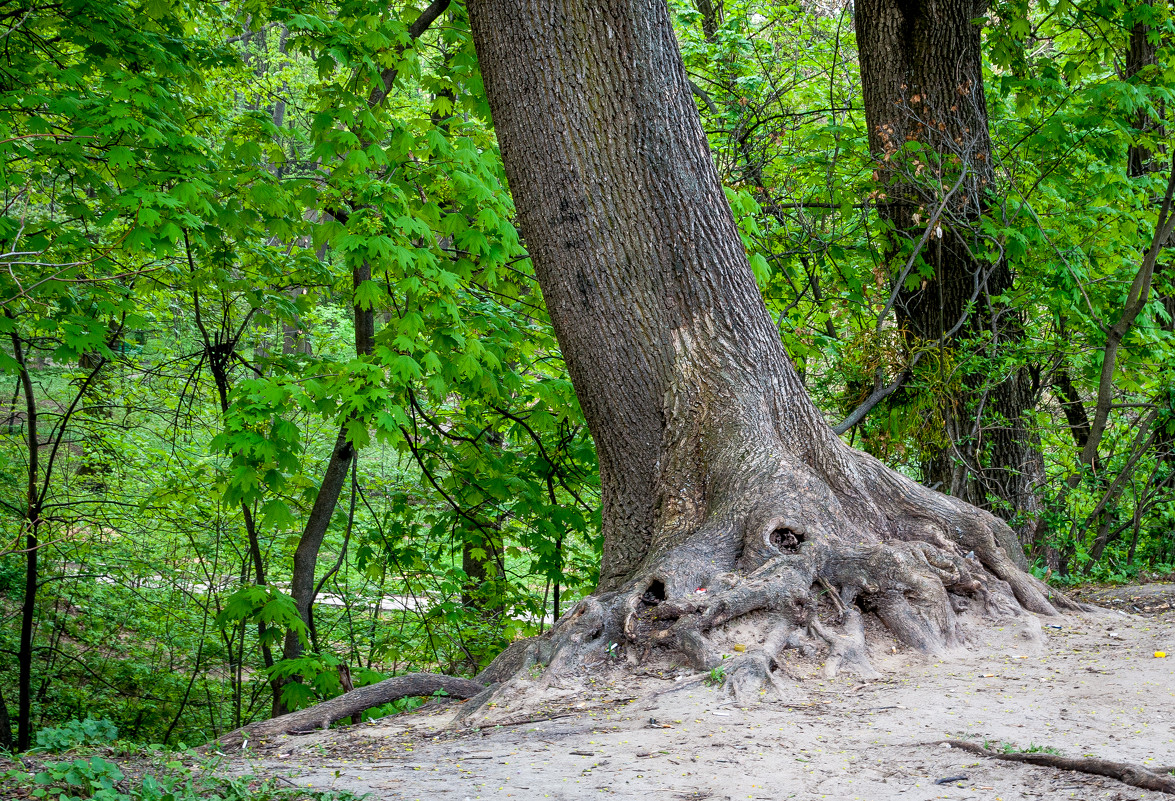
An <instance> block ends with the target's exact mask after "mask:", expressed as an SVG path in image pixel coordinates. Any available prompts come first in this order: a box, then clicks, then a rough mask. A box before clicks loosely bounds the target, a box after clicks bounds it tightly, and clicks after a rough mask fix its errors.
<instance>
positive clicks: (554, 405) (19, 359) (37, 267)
mask: <svg viewBox="0 0 1175 801" xmlns="http://www.w3.org/2000/svg"><path fill="white" fill-rule="evenodd" d="M299 6H300V7H299V8H298V10H297V11H295V10H293V9H290V8H286V7H283V6H280V5H277V4H271V3H267V2H261V0H257V1H253V0H241V1H240V2H235V1H233V0H230V2H225V3H220V4H183V3H177V2H167V0H162V1H160V0H149V1H147V2H135V1H131V0H108V1H107V2H103V3H101V4H97V3H87V2H83V1H82V0H64V2H44V3H41V2H28V1H27V0H14V1H13V2H0V24H2V25H3V32H0V37H2V39H0V109H2V113H0V153H2V155H3V167H2V169H3V191H4V196H3V200H4V208H3V214H2V216H0V264H2V266H3V269H0V371H2V373H3V380H2V381H0V390H2V393H0V417H2V418H3V422H2V423H0V523H2V525H3V540H2V541H0V665H3V670H2V671H0V745H12V744H15V745H17V746H18V747H20V748H26V747H28V746H29V745H31V744H33V742H34V740H35V739H36V732H37V731H38V730H39V729H42V728H44V727H54V726H60V725H62V724H64V723H65V722H67V721H69V720H73V719H80V718H85V717H94V718H101V719H106V720H109V721H112V722H113V723H114V724H116V726H117V727H118V731H119V732H120V733H121V735H122V736H123V737H125V738H127V739H131V740H137V741H142V742H154V743H163V744H170V745H174V744H176V743H181V742H183V743H188V744H194V743H200V742H204V741H206V740H208V739H210V738H213V737H216V736H218V735H220V734H222V733H224V732H226V731H228V730H231V729H234V728H236V727H238V726H240V725H242V724H243V723H245V722H248V721H250V720H254V719H257V718H260V717H265V716H269V715H271V714H275V713H279V712H281V711H284V710H289V709H294V708H298V707H302V706H306V705H308V704H311V703H313V702H315V701H316V700H318V699H322V698H325V697H330V696H333V695H336V694H338V693H340V692H342V691H343V690H344V689H345V688H348V687H350V686H352V685H355V686H358V685H361V684H366V683H370V682H373V681H376V680H378V679H380V678H382V677H386V676H389V675H393V674H397V673H402V672H407V671H413V670H435V671H439V672H446V673H464V674H472V673H475V672H476V671H477V670H478V669H479V668H480V667H482V666H484V665H485V664H486V663H487V662H488V660H489V659H490V658H492V657H493V655H494V654H496V653H497V652H498V651H499V650H500V649H501V648H502V647H503V646H504V645H505V644H506V643H508V642H510V641H512V640H514V639H516V638H517V637H520V636H525V635H530V634H535V633H539V632H541V631H542V630H543V629H544V628H546V627H549V626H550V625H551V622H552V621H553V620H554V619H556V618H557V617H558V616H559V614H560V612H561V611H563V610H566V609H567V608H568V605H569V604H570V603H571V602H573V601H574V599H576V598H578V597H581V596H582V595H584V594H586V593H588V592H590V591H591V589H592V587H593V586H594V584H595V580H596V575H597V571H598V561H599V549H600V537H599V521H600V514H599V503H600V501H599V482H598V476H597V471H596V466H595V454H594V449H593V446H592V442H591V439H590V437H589V436H588V433H587V431H586V428H585V426H584V424H583V422H582V419H581V414H580V412H579V409H578V405H577V401H576V397H575V393H574V391H573V390H572V387H571V383H570V380H569V379H568V377H567V373H566V370H565V367H564V365H563V363H562V361H561V358H560V354H559V350H558V346H557V344H556V342H555V339H554V335H553V333H552V330H551V327H550V323H549V320H548V318H547V315H546V312H545V309H544V304H543V299H542V296H541V293H540V292H539V290H538V286H537V284H536V282H535V280H534V276H533V270H532V267H531V264H530V262H529V260H528V258H527V253H526V248H525V243H524V242H522V241H521V240H520V237H519V234H518V232H517V231H516V229H515V228H514V226H513V224H512V219H513V216H514V215H513V208H512V205H511V200H510V195H509V192H508V187H507V186H506V181H505V177H504V174H503V170H502V166H501V161H500V154H499V152H498V150H497V146H496V142H495V139H494V134H493V129H492V126H491V121H490V119H489V111H488V108H487V105H486V101H485V97H484V90H483V87H482V85H481V80H480V77H479V72H478V65H477V59H476V57H475V54H474V52H473V48H472V44H471V42H470V36H469V31H468V22H467V19H466V16H465V11H464V8H463V7H462V6H461V5H459V4H456V3H453V4H450V3H449V2H447V0H437V2H434V3H433V4H432V5H431V6H428V7H427V8H423V7H420V6H414V5H411V4H408V5H400V4H393V5H391V6H388V5H387V4H373V3H368V2H363V0H342V2H332V3H316V2H311V3H305V4H299ZM670 7H671V10H672V12H673V14H674V16H675V21H676V25H677V35H678V39H679V42H680V44H681V48H682V51H683V55H684V56H685V60H686V65H687V69H688V71H689V74H690V78H691V81H692V82H693V84H694V93H695V98H696V100H697V104H698V108H699V110H700V112H701V114H702V118H703V123H704V125H705V127H706V130H707V133H708V135H709V137H710V144H711V148H712V151H713V155H714V158H715V159H716V161H717V163H718V167H719V172H720V174H721V176H722V178H723V180H724V182H725V186H726V191H727V196H728V198H729V199H730V202H731V205H732V207H733V208H734V211H735V214H736V217H737V218H738V220H739V224H740V229H741V232H742V234H743V238H744V242H745V244H746V247H747V250H748V252H749V253H750V254H751V264H752V267H753V268H754V270H755V274H756V278H757V280H758V282H759V285H760V288H761V289H762V292H763V296H764V298H765V300H766V302H767V304H768V308H769V309H770V311H771V313H772V315H773V316H774V317H775V318H776V319H777V321H778V328H779V333H780V336H781V337H782V338H783V341H784V343H785V345H786V347H787V349H788V351H789V353H790V354H791V356H792V358H793V360H794V361H795V363H796V366H797V368H798V369H799V371H800V373H801V375H802V377H803V380H804V382H805V386H806V388H807V390H808V392H809V393H810V394H811V395H812V397H813V399H814V400H815V401H816V403H817V404H818V406H819V407H820V408H821V409H822V410H823V411H824V412H825V414H826V416H827V418H828V420H829V422H830V423H831V424H832V425H834V426H835V427H836V428H837V431H838V433H841V434H842V436H844V437H845V438H846V440H847V441H849V442H851V443H852V444H854V445H855V446H857V447H859V448H862V449H864V450H866V451H868V452H870V453H872V454H874V455H876V456H877V457H878V458H880V459H882V460H883V461H885V462H887V463H888V464H890V465H893V466H895V467H898V468H899V469H901V470H902V471H903V472H905V473H907V474H908V475H910V476H911V477H913V478H915V479H918V480H920V481H923V482H924V483H926V484H928V485H931V486H935V487H936V488H938V489H940V490H942V491H949V492H951V493H952V494H959V495H963V496H964V497H966V498H967V499H968V500H970V501H972V502H974V503H978V504H980V505H983V506H985V507H987V508H989V509H991V510H992V511H993V512H995V513H996V514H999V515H1000V516H1002V517H1004V518H1005V519H1007V520H1008V521H1009V523H1010V524H1011V525H1012V527H1013V529H1014V530H1015V531H1016V532H1017V533H1018V535H1019V537H1020V540H1021V544H1022V546H1023V549H1024V552H1025V554H1026V555H1027V559H1028V562H1029V564H1030V566H1031V569H1032V570H1033V571H1034V572H1035V573H1036V575H1038V576H1039V577H1041V578H1045V579H1046V580H1049V581H1053V582H1057V583H1061V584H1066V583H1073V582H1079V581H1088V580H1111V581H1121V580H1131V579H1135V578H1137V577H1139V576H1140V575H1143V574H1150V575H1164V574H1170V573H1172V572H1175V381H1173V377H1175V359H1173V347H1175V339H1173V326H1175V270H1173V269H1172V268H1171V266H1170V265H1171V262H1172V260H1173V255H1172V252H1171V250H1169V249H1165V248H1166V247H1167V246H1168V245H1171V244H1172V243H1173V240H1172V239H1171V237H1170V225H1164V223H1165V222H1167V221H1169V218H1170V216H1171V215H1170V213H1169V210H1170V205H1171V192H1170V188H1171V185H1172V184H1171V182H1172V180H1173V179H1172V175H1171V165H1170V160H1171V157H1172V151H1171V148H1170V146H1169V144H1168V143H1167V137H1166V131H1167V130H1168V126H1169V124H1170V121H1169V120H1167V119H1166V118H1168V117H1170V113H1171V108H1172V107H1173V106H1175V97H1172V88H1173V87H1175V61H1173V60H1172V58H1171V46H1172V34H1173V33H1175V23H1173V21H1172V16H1171V10H1170V8H1169V7H1167V6H1166V5H1162V4H1157V3H1156V4H1149V3H1145V2H1134V0H1080V2H1070V1H1069V0H1059V2H1049V1H1048V0H1041V1H1040V2H1034V3H1028V2H1026V0H1025V2H1020V1H1019V0H1012V1H1011V2H999V3H995V4H993V5H992V6H991V8H990V9H989V10H987V12H986V13H985V14H983V15H979V16H977V17H969V16H968V17H967V18H966V19H965V21H964V24H966V25H973V26H981V28H982V37H983V39H982V46H983V50H982V77H983V81H982V82H983V86H982V87H979V86H965V87H963V88H962V89H960V90H958V91H957V101H956V102H951V103H950V104H949V105H945V104H944V105H943V106H942V107H937V108H930V109H928V110H927V111H926V115H927V116H926V119H921V118H919V119H912V120H907V122H912V123H913V127H914V128H915V129H917V127H918V126H919V125H921V126H924V127H927V126H928V127H929V128H930V129H931V130H936V129H937V130H940V131H948V130H949V131H950V132H951V135H945V136H941V137H938V138H933V137H923V136H918V135H909V136H901V135H900V134H895V135H894V138H895V140H896V141H894V142H892V143H890V144H887V145H886V146H882V147H879V146H878V141H879V140H878V137H879V136H880V137H881V140H885V130H882V129H879V128H878V126H874V130H873V131H872V132H871V130H870V124H869V122H868V121H867V119H866V116H867V109H866V105H865V100H864V99H863V93H862V85H863V81H865V82H867V81H868V80H870V79H871V78H870V76H869V75H865V76H863V75H862V67H861V64H862V62H863V59H861V58H859V55H858V54H859V52H861V48H859V46H858V42H857V38H856V33H855V26H854V11H855V10H856V11H857V12H858V13H863V9H864V8H865V6H862V7H861V8H859V9H854V8H853V7H852V6H851V5H847V4H845V5H842V4H828V3H823V2H813V3H806V4H799V3H783V2H773V0H753V1H751V2H722V1H721V0H696V2H687V1H686V0H671V2H670ZM944 7H945V6H944ZM862 44H863V43H862ZM876 77H877V76H873V78H876ZM903 89H905V87H904V86H900V87H899V90H903ZM976 97H983V98H985V100H986V109H985V112H984V115H985V117H986V125H987V128H988V131H986V132H984V131H980V130H978V129H977V126H976V123H975V122H974V120H975V119H976V118H977V115H976V114H974V113H973V112H974V108H975V107H976V100H975V98H976ZM905 100H908V101H909V102H910V103H912V104H914V105H917V104H918V103H919V102H921V101H920V99H919V98H917V97H911V98H905ZM907 107H909V105H908V104H907V105H906V106H903V108H907ZM869 113H870V114H874V113H875V110H873V109H870V110H869ZM871 133H872V136H873V138H872V141H871ZM889 133H890V134H894V132H893V131H892V130H890V131H889ZM988 139H989V141H986V140H988ZM985 142H986V144H985ZM977 165H981V167H979V166H977ZM968 174H970V175H971V176H972V177H974V176H976V175H982V176H983V177H982V182H981V183H978V184H977V185H976V186H977V188H975V192H974V193H971V194H973V195H974V196H975V197H981V198H982V201H981V202H979V203H978V205H976V204H973V203H959V202H957V201H958V198H959V197H960V196H961V195H960V192H959V190H960V187H961V186H963V185H964V184H966V183H967V181H966V180H965V177H966V176H967V175H968ZM969 186H970V185H968V187H969ZM963 194H968V193H967V192H965V193H963ZM899 196H900V204H899V203H898V200H896V198H898V197H899ZM899 205H900V206H901V207H902V208H905V209H906V210H905V212H902V213H900V214H899V213H897V212H895V211H894V209H895V208H898V207H899ZM899 218H900V219H899ZM944 231H945V233H944ZM960 243H962V244H960ZM947 247H953V248H956V249H958V248H963V249H965V250H966V252H967V254H968V259H970V261H971V262H972V263H974V264H977V265H983V268H982V269H979V268H976V269H975V270H973V273H972V274H970V276H969V277H968V279H967V281H968V282H969V283H968V285H967V287H966V291H964V292H963V298H964V300H963V302H962V303H961V304H955V305H956V306H957V307H958V308H957V309H954V310H952V311H950V313H949V314H946V312H947V310H950V309H952V302H951V301H950V299H948V298H945V297H941V298H940V297H938V296H936V295H934V294H933V290H935V288H936V287H940V286H943V285H944V282H943V281H941V280H938V279H939V278H941V276H940V275H938V274H937V273H936V271H938V270H941V269H943V265H944V264H945V261H944V257H943V256H942V250H943V248H947ZM916 308H921V309H931V310H932V311H934V312H935V314H936V315H937V316H938V317H942V318H943V319H942V320H940V321H939V325H938V328H937V330H936V331H933V332H931V331H929V330H928V329H927V327H926V325H919V324H918V321H919V320H920V319H922V320H923V322H925V313H924V318H919V317H918V316H917V314H916V313H915V311H914V310H915V309H916ZM1009 382H1011V383H1013V384H1015V386H1016V388H1017V392H1018V393H1019V394H1018V395H1017V397H1018V398H1020V399H1021V400H1020V401H1018V405H1012V406H1009V405H1008V404H1007V403H1005V402H1003V401H1002V400H1001V399H1002V398H1004V392H1005V389H1003V388H1006V387H1007V386H1009V385H1010V384H1009ZM1012 446H1015V453H1016V454H1018V455H1017V456H1016V460H1013V461H1015V463H1014V464H1013V463H1011V462H1010V461H1009V459H1008V458H1005V457H1006V455H1007V454H1006V451H1007V450H1008V448H1011V447H1012ZM1025 487H1027V490H1026V489H1025ZM406 703H410V702H398V704H397V705H396V706H395V708H403V706H404V705H405V704H406ZM390 711H392V709H391V708H383V709H377V710H373V711H372V712H370V713H367V714H368V715H379V714H386V713H387V712H390ZM91 728H94V730H95V732H96V733H97V735H101V731H100V729H101V727H97V726H96V725H95V726H92V727H91Z"/></svg>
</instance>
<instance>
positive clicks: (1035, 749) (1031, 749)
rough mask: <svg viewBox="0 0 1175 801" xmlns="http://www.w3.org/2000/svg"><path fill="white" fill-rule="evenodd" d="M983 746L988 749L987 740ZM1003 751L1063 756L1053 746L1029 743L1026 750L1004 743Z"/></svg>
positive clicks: (1007, 752) (1006, 752)
mask: <svg viewBox="0 0 1175 801" xmlns="http://www.w3.org/2000/svg"><path fill="white" fill-rule="evenodd" d="M983 745H984V747H985V748H986V747H987V741H986V740H984V742H983ZM1003 751H1004V753H1005V754H1053V755H1055V756H1060V755H1061V752H1060V750H1059V749H1056V748H1053V747H1052V746H1051V745H1037V744H1036V743H1033V742H1030V743H1028V745H1027V746H1026V747H1025V748H1020V747H1019V746H1017V745H1016V744H1015V743H1004V744H1003Z"/></svg>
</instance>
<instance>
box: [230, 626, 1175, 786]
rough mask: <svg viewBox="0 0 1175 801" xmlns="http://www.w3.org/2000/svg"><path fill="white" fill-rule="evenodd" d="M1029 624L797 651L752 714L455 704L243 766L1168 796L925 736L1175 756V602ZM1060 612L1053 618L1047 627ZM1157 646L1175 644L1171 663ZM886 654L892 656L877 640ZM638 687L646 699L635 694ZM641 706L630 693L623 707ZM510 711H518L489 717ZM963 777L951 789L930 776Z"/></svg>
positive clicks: (654, 704) (666, 700)
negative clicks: (857, 665)
mask: <svg viewBox="0 0 1175 801" xmlns="http://www.w3.org/2000/svg"><path fill="white" fill-rule="evenodd" d="M1044 623H1045V627H1044V628H1043V629H1042V628H1041V627H1040V626H1039V625H1038V624H1037V621H1036V620H1035V619H1032V620H1029V621H1028V622H1027V623H1021V624H1019V625H1010V626H1006V627H1004V628H1002V629H997V630H990V631H988V632H987V634H986V635H985V637H984V642H982V643H976V646H977V647H976V648H975V649H973V650H972V651H969V652H966V653H964V654H962V655H961V656H958V657H954V658H952V659H950V660H945V661H941V662H926V661H923V660H920V659H919V658H918V657H916V656H914V655H912V654H908V653H896V654H895V653H892V652H890V651H891V649H890V648H889V647H888V646H885V645H884V644H879V645H877V646H875V648H874V654H873V656H874V660H875V663H876V664H877V665H878V667H879V669H881V670H882V672H883V674H884V675H883V678H882V679H881V680H879V681H874V682H870V683H867V684H865V683H862V682H859V681H856V680H854V678H853V677H838V678H836V679H834V680H831V681H826V680H824V679H823V678H821V674H820V671H819V664H818V663H817V662H815V661H812V662H802V661H797V662H796V663H795V664H792V665H789V671H790V672H792V673H794V674H795V675H797V676H799V677H802V680H799V681H795V682H794V683H791V690H790V695H789V697H788V698H786V699H779V698H777V697H776V696H775V695H774V693H769V694H767V695H766V696H764V699H765V701H764V702H763V703H761V704H759V705H757V706H754V707H748V708H745V709H740V708H738V707H736V706H735V705H734V704H733V703H732V702H731V701H729V700H728V699H726V698H725V697H724V696H723V694H722V693H720V692H719V691H718V690H716V689H712V688H710V687H708V686H706V685H705V684H703V683H702V682H701V681H700V679H698V678H696V677H695V678H679V679H677V680H675V674H676V673H680V672H681V671H675V672H673V671H669V670H664V671H662V673H663V675H665V676H668V678H659V677H653V676H650V675H645V676H642V677H639V678H638V679H636V680H635V681H634V680H633V679H631V678H626V679H625V680H624V684H623V685H622V684H620V683H619V674H618V673H616V674H604V675H601V676H600V677H599V680H598V685H597V686H598V687H599V691H598V693H597V694H595V695H593V697H592V699H591V700H579V701H575V702H573V703H571V704H570V705H564V706H561V707H558V708H552V709H549V710H547V711H546V712H545V713H543V714H558V715H561V716H562V717H558V718H556V719H553V720H547V721H542V722H528V723H519V722H515V723H514V725H505V726H495V727H489V728H485V729H482V730H480V731H470V730H463V731H460V732H458V731H455V730H454V729H453V728H452V727H451V726H450V725H449V724H450V721H451V720H452V718H453V717H454V715H455V711H456V709H457V707H458V705H457V704H446V705H443V706H434V707H432V708H426V709H425V710H424V711H421V712H417V713H415V714H411V715H402V716H398V717H395V718H389V719H385V720H382V721H378V722H376V723H373V724H367V725H364V726H359V727H352V728H349V729H339V730H334V731H331V732H324V733H322V734H315V735H306V736H296V737H283V738H282V739H281V740H280V741H277V742H273V743H266V744H262V745H261V747H260V748H259V750H257V751H256V752H254V753H253V756H252V758H251V759H248V760H247V764H241V765H240V767H241V769H248V768H251V769H252V770H255V771H257V772H259V773H263V774H268V773H276V774H281V775H285V776H288V777H290V780H291V781H292V782H296V783H297V784H299V785H302V786H307V785H312V786H314V787H319V788H336V789H346V790H351V791H353V792H358V793H370V798H372V799H381V800H382V799H389V800H391V799H396V800H397V801H398V800H399V799H421V800H422V801H431V800H432V799H454V801H465V799H470V800H472V799H506V798H514V799H539V798H552V799H567V800H568V801H571V800H573V799H576V800H577V799H583V798H625V799H638V798H639V799H648V800H649V801H654V800H655V799H748V798H749V799H788V798H795V799H820V798H827V799H846V800H848V799H864V800H867V801H879V800H880V799H902V801H924V800H925V799H938V798H944V799H996V800H998V801H1011V800H1012V799H1044V800H1045V801H1048V800H1050V799H1082V801H1086V800H1089V801H1092V799H1156V801H1157V799H1170V798H1171V796H1165V795H1160V794H1158V793H1152V792H1146V791H1142V790H1137V789H1134V788H1131V787H1127V786H1125V785H1123V784H1120V783H1118V782H1116V781H1113V780H1110V779H1102V778H1098V777H1092V776H1086V775H1082V774H1075V773H1066V772H1061V771H1057V770H1053V769H1049V768H1040V767H1032V766H1026V765H1018V764H1011V763H1005V762H995V761H991V760H983V759H981V758H979V757H976V756H974V755H971V754H967V753H964V752H962V751H960V750H959V749H950V748H946V747H942V746H937V747H935V746H921V745H919V743H925V742H926V741H931V740H937V739H941V738H946V737H951V738H968V739H971V740H972V741H974V742H979V743H982V742H984V741H985V740H987V741H989V742H990V743H992V744H993V745H994V744H995V743H996V742H997V741H999V742H1003V743H1013V744H1015V745H1016V746H1018V747H1019V748H1021V749H1024V748H1028V747H1030V746H1038V747H1044V748H1051V749H1057V750H1058V751H1059V752H1061V753H1063V754H1066V755H1069V756H1085V755H1089V756H1099V757H1103V758H1107V759H1115V760H1121V761H1127V762H1135V763H1139V764H1143V765H1152V766H1156V765H1162V764H1166V765H1170V764H1172V763H1175V612H1169V611H1164V612H1160V613H1158V614H1154V615H1149V616H1137V615H1135V616H1126V615H1124V614H1122V613H1120V612H1113V613H1107V614H1105V615H1100V616H1097V617H1089V618H1083V619H1078V618H1068V619H1065V620H1062V621H1061V622H1060V623H1059V624H1058V623H1057V622H1056V621H1055V620H1046V621H1044ZM1050 623H1051V624H1053V626H1057V625H1059V626H1060V628H1052V627H1049V624H1050ZM1157 650H1162V651H1167V652H1171V653H1172V656H1171V657H1169V658H1166V659H1158V658H1155V657H1154V652H1155V651H1157ZM878 652H881V653H878ZM634 696H635V698H633V697H634ZM624 699H633V700H624ZM496 712H497V713H499V714H503V715H505V716H506V718H507V722H510V721H509V710H496ZM961 776H963V777H965V778H962V779H957V780H956V781H953V782H950V783H944V784H941V785H940V784H936V781H937V780H940V779H946V778H950V777H961Z"/></svg>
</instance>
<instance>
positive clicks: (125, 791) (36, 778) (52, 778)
mask: <svg viewBox="0 0 1175 801" xmlns="http://www.w3.org/2000/svg"><path fill="white" fill-rule="evenodd" d="M146 756H147V758H148V761H147V762H146V764H143V763H141V762H136V763H133V764H124V766H123V767H122V768H120V766H119V765H118V764H117V763H116V762H112V761H109V760H108V759H105V758H103V757H101V756H98V755H96V754H94V755H90V756H87V757H79V758H77V759H74V760H71V761H68V762H46V763H44V764H42V765H40V766H39V768H38V769H35V770H33V771H31V772H29V771H25V770H21V769H14V770H9V771H7V772H6V773H4V774H0V791H7V792H11V793H12V794H13V796H14V797H23V798H37V799H45V800H46V801H82V799H92V801H197V799H215V801H287V799H288V801H301V800H304V799H312V801H351V800H352V799H354V798H355V797H354V796H353V795H351V794H350V793H346V792H333V791H328V792H324V791H316V790H305V789H298V788H294V787H291V786H289V785H288V784H282V783H280V782H279V781H277V780H274V779H259V778H257V777H253V776H242V777H224V776H217V775H216V774H217V772H218V771H217V770H216V768H217V766H216V764H215V763H207V764H197V765H196V766H194V767H189V766H188V765H186V764H185V762H184V761H183V760H181V759H167V757H169V756H185V757H190V755H188V754H176V755H172V754H167V753H165V752H160V751H155V752H148V754H147V755H146ZM165 759H166V761H164V760H165ZM124 768H126V769H128V770H133V771H134V773H133V774H132V775H130V776H128V775H127V771H126V770H124Z"/></svg>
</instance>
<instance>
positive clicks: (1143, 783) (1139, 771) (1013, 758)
mask: <svg viewBox="0 0 1175 801" xmlns="http://www.w3.org/2000/svg"><path fill="white" fill-rule="evenodd" d="M926 745H949V746H950V747H951V748H958V749H961V750H963V751H970V752H971V753H973V754H979V755H981V756H985V757H987V758H988V759H999V760H1003V761H1004V762H1026V763H1028V764H1029V765H1043V766H1044V767H1047V768H1056V769H1058V770H1072V771H1076V772H1077V773H1089V774H1093V775H1094V776H1108V777H1110V778H1111V779H1117V780H1118V781H1120V782H1122V783H1123V784H1129V785H1130V786H1131V787H1140V788H1142V789H1143V790H1157V791H1158V792H1160V793H1167V794H1169V795H1175V776H1171V775H1164V774H1169V773H1170V771H1169V769H1167V768H1158V769H1157V770H1155V771H1152V770H1149V769H1147V768H1144V767H1143V766H1142V765H1132V764H1130V763H1129V762H1112V761H1110V760H1108V759H1096V758H1087V757H1066V756H1059V755H1057V754H1042V753H1036V754H1017V753H1012V754H1005V753H1003V752H1000V751H989V750H988V749H986V748H984V747H983V746H981V745H976V744H975V743H968V742H964V741H962V740H939V741H936V742H933V743H926ZM1160 771H1161V772H1160Z"/></svg>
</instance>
